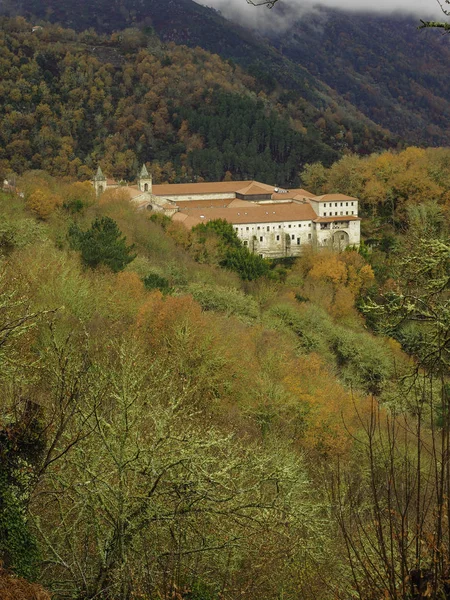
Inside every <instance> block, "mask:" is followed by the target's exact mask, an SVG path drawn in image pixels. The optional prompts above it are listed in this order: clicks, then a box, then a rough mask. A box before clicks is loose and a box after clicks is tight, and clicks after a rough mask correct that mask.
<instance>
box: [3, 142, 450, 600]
mask: <svg viewBox="0 0 450 600" xmlns="http://www.w3.org/2000/svg"><path fill="white" fill-rule="evenodd" d="M446 152H447V151H444V150H429V151H419V150H417V149H408V150H406V151H404V152H402V153H400V154H398V155H395V154H391V153H384V154H380V155H378V156H373V157H371V158H368V159H358V158H352V160H353V161H354V162H357V161H362V162H364V164H365V170H364V172H365V173H366V185H368V182H369V181H370V178H372V179H374V178H375V177H376V176H377V175H378V176H379V175H380V173H381V172H382V167H384V169H385V173H389V177H390V178H389V177H387V176H386V178H385V179H386V181H385V185H386V186H387V187H388V188H389V189H396V188H395V186H394V182H395V181H397V180H399V179H400V180H401V179H402V177H403V179H404V180H405V179H406V178H407V177H409V176H411V175H412V173H415V172H416V170H417V168H418V164H421V165H422V166H423V169H424V172H426V170H427V169H428V171H429V173H432V174H434V175H433V176H434V177H437V175H436V173H437V171H438V169H437V165H439V164H440V165H441V166H440V178H441V183H442V182H444V181H445V178H446V177H449V170H448V161H447V160H446V159H445V157H446V154H445V153H446ZM350 158H351V157H345V158H343V159H342V160H341V162H338V163H335V165H333V166H332V167H331V168H330V169H323V172H322V173H321V177H322V179H321V180H320V182H319V183H317V185H321V186H323V188H324V189H325V188H326V186H327V185H330V182H331V181H332V177H333V176H334V177H337V173H339V172H345V169H344V167H345V168H348V163H349V161H350ZM439 160H440V161H441V162H439ZM366 163H367V164H366ZM410 168H413V171H412V172H411V171H409V170H408V169H410ZM317 171H318V165H317V164H316V165H311V166H308V167H307V168H306V169H305V173H304V176H309V177H312V175H313V174H314V173H317ZM356 171H358V172H359V169H358V170H356ZM394 172H395V173H396V175H395V176H394V175H393V173H394ZM430 176H431V175H430ZM347 179H348V176H347V175H346V176H344V177H343V180H347ZM311 183H312V182H311ZM435 185H437V184H435ZM17 187H18V189H20V190H21V191H22V193H21V194H17V193H3V194H2V195H1V208H0V210H1V215H2V220H1V222H0V256H1V258H0V260H1V267H2V268H1V273H2V275H1V289H0V362H1V368H0V386H1V393H2V398H3V400H2V403H1V413H0V454H1V458H2V460H1V461H0V465H1V466H0V489H1V497H2V504H1V506H0V556H1V559H2V562H3V566H4V568H6V569H7V570H8V571H7V572H8V575H5V574H2V573H0V582H1V583H0V590H1V585H4V586H6V585H8V586H11V585H17V586H20V589H21V590H22V592H21V594H22V595H25V594H31V593H32V592H31V589H32V588H27V587H26V586H27V585H28V584H27V583H26V581H25V579H26V580H28V581H31V582H32V581H37V582H38V583H39V584H41V585H43V586H44V587H45V588H46V589H47V590H48V591H49V592H50V593H51V594H52V595H53V597H54V598H55V599H57V600H59V599H69V598H70V599H72V598H77V599H80V600H81V599H92V600H93V599H94V598H104V599H108V600H114V599H117V600H119V599H120V600H124V599H127V600H128V599H129V600H131V599H132V598H141V599H143V600H144V599H145V600H153V599H155V600H156V598H164V599H169V598H178V599H180V600H181V599H185V600H188V599H189V600H218V599H219V598H221V599H224V598H229V599H230V600H231V599H235V598H237V597H239V596H242V595H245V596H246V597H248V598H254V599H255V600H256V599H257V598H258V599H259V598H261V597H264V598H267V599H270V598H273V599H274V600H276V599H279V598H281V597H283V598H292V599H295V598H298V597H302V598H306V599H309V598H310V599H311V600H312V599H313V598H314V599H320V598H323V599H331V598H333V599H335V598H342V599H344V598H345V599H346V598H348V597H355V598H360V599H361V600H372V599H373V598H381V597H384V598H390V599H398V598H401V599H402V600H403V599H404V600H406V599H410V598H425V597H433V598H445V597H446V595H445V594H447V591H446V590H447V585H448V584H447V578H448V575H447V574H448V566H449V556H448V547H449V536H450V530H449V521H448V519H447V515H448V512H447V511H448V502H447V497H448V492H449V491H450V479H449V472H450V463H449V460H450V453H449V451H448V450H449V444H450V440H449V436H448V422H449V421H448V419H449V418H450V416H449V415H450V409H449V400H450V397H449V383H448V376H449V337H448V336H449V329H450V328H449V298H448V290H449V272H450V269H449V267H450V243H449V226H448V212H447V209H448V199H447V198H446V197H445V195H443V194H441V195H440V196H439V194H438V188H437V187H436V188H435V189H434V191H433V198H434V199H435V202H434V205H433V207H431V202H430V203H429V204H427V203H425V202H422V200H419V198H417V201H416V200H414V199H413V198H411V200H408V199H407V200H405V203H404V207H403V208H404V211H403V214H404V222H403V226H402V227H396V225H395V222H394V223H392V222H391V220H390V219H389V218H386V219H383V214H382V211H381V213H380V214H378V213H376V212H374V214H373V216H371V217H368V218H367V219H365V221H367V225H366V227H367V228H368V229H370V228H371V227H372V228H373V229H376V231H377V232H378V234H379V236H378V238H377V239H376V240H372V241H371V245H370V247H369V246H367V245H362V247H361V249H360V250H359V251H356V250H354V249H348V251H346V252H343V253H340V254H334V253H331V252H327V251H321V252H319V253H317V252H315V251H314V249H311V251H310V252H306V253H305V254H304V255H303V256H302V257H301V258H299V259H297V260H296V261H295V262H294V263H290V264H284V263H280V262H269V261H263V260H261V259H258V258H257V259H256V261H257V262H256V263H251V259H250V258H249V257H250V256H252V255H249V254H248V251H247V250H246V249H244V248H241V247H240V243H239V240H238V239H237V237H236V235H235V233H234V231H233V228H231V227H227V226H226V224H225V223H223V222H222V223H220V222H218V223H215V224H214V223H213V224H212V225H211V226H209V227H205V226H202V227H201V228H199V229H195V230H193V231H192V232H188V231H187V230H185V229H184V228H183V227H182V226H181V225H179V224H176V223H172V222H171V221H170V220H168V219H167V218H163V217H158V216H152V217H151V216H150V215H148V214H147V213H144V212H136V211H135V210H134V209H133V207H132V206H131V205H130V203H129V202H128V201H127V200H126V199H125V198H124V196H123V194H122V193H121V191H120V189H118V190H115V191H114V190H113V191H110V192H106V193H105V194H104V195H103V196H102V197H101V198H100V201H98V200H97V199H96V198H95V195H94V193H93V190H92V187H91V186H90V184H89V183H88V182H86V183H79V182H75V183H74V182H71V181H70V180H68V179H67V178H65V179H59V178H55V177H52V176H51V175H49V174H46V173H44V172H43V171H30V172H26V173H24V175H22V176H21V177H19V178H18V179H17ZM22 196H23V197H22ZM363 207H364V210H366V211H368V212H369V211H370V203H369V202H368V200H367V199H366V198H364V199H363ZM8 577H9V579H7V578H8ZM14 577H16V578H15V579H14ZM17 577H22V579H20V578H17ZM23 578H25V579H23ZM5 582H6V583H5ZM17 589H19V588H17ZM37 589H38V588H37V587H36V588H35V590H37ZM33 593H34V592H33ZM433 594H434V595H433ZM17 597H20V596H17ZM24 597H27V596H26V595H25V596H24Z"/></svg>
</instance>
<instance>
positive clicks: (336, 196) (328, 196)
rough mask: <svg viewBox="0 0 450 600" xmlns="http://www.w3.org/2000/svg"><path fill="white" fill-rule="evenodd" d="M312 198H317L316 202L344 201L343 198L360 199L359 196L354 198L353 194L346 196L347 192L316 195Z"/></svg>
mask: <svg viewBox="0 0 450 600" xmlns="http://www.w3.org/2000/svg"><path fill="white" fill-rule="evenodd" d="M312 200H315V201H316V202H328V201H335V200H340V201H341V202H342V200H356V201H358V198H353V196H346V195H345V194H324V195H323V196H315V197H313V198H312Z"/></svg>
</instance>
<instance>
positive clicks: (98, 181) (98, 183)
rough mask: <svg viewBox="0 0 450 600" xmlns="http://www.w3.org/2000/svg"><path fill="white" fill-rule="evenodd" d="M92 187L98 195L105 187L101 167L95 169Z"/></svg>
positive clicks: (104, 178)
mask: <svg viewBox="0 0 450 600" xmlns="http://www.w3.org/2000/svg"><path fill="white" fill-rule="evenodd" d="M92 181H93V183H94V189H95V193H96V194H97V196H100V194H101V193H102V192H104V191H105V189H106V177H105V176H104V175H103V172H102V170H101V168H100V167H99V168H98V169H97V173H96V174H95V176H94V178H93V180H92Z"/></svg>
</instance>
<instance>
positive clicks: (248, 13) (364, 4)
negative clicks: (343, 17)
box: [195, 0, 450, 29]
mask: <svg viewBox="0 0 450 600" xmlns="http://www.w3.org/2000/svg"><path fill="white" fill-rule="evenodd" d="M195 1H196V2H197V3H198V4H204V5H205V6H210V7H212V8H215V9H216V10H219V11H220V12H221V13H222V15H223V16H224V17H227V18H229V19H232V20H235V21H238V22H242V23H243V24H245V25H247V26H251V27H254V28H262V29H265V28H267V27H271V28H277V29H278V28H287V27H289V26H290V25H292V22H293V21H295V20H299V19H301V18H302V16H304V15H305V14H309V13H311V12H316V10H317V9H315V8H314V6H315V5H317V4H320V5H323V6H328V7H330V8H337V9H341V10H348V11H357V12H363V13H385V14H392V13H401V14H404V15H408V14H409V15H413V16H415V17H417V18H423V19H433V18H435V19H438V20H445V15H443V13H442V11H441V9H440V7H439V4H438V2H437V0H321V1H320V2H318V3H313V2H310V1H308V0H306V1H305V0H278V2H277V4H275V6H274V7H273V8H272V9H270V10H269V9H268V8H267V7H266V6H251V5H249V4H248V3H247V2H246V0H195ZM258 1H259V0H258ZM449 9H450V6H449Z"/></svg>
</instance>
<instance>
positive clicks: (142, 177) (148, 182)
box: [138, 164, 152, 194]
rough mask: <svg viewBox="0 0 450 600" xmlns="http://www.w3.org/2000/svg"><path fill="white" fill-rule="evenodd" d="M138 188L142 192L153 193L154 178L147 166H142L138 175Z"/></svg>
mask: <svg viewBox="0 0 450 600" xmlns="http://www.w3.org/2000/svg"><path fill="white" fill-rule="evenodd" d="M138 188H139V189H140V190H141V192H149V194H151V193H152V176H151V175H149V173H148V171H147V167H146V166H145V164H144V165H142V169H141V172H140V173H139V175H138Z"/></svg>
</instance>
